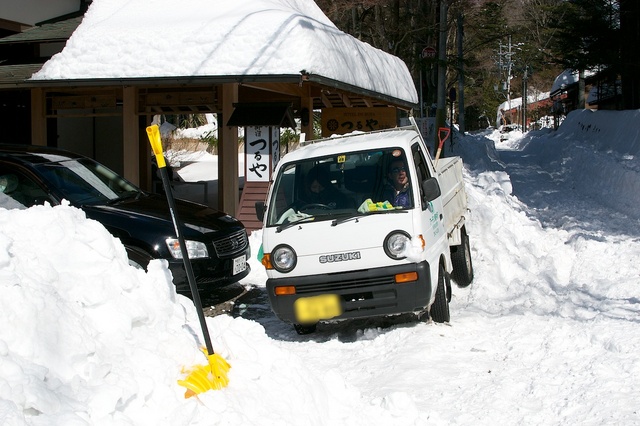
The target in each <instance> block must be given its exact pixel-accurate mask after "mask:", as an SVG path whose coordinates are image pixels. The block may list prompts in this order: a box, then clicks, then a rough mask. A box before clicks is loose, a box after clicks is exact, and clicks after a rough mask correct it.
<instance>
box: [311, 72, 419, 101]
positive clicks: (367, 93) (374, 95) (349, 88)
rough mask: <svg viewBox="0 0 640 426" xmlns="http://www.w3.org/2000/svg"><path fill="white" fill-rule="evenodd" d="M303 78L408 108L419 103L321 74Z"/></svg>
mask: <svg viewBox="0 0 640 426" xmlns="http://www.w3.org/2000/svg"><path fill="white" fill-rule="evenodd" d="M303 80H305V81H310V82H313V83H316V84H319V85H321V86H327V87H333V88H336V89H339V90H343V91H345V92H350V93H355V94H358V95H362V96H365V97H367V98H373V99H379V100H382V101H385V102H387V103H389V104H391V105H395V106H397V107H399V108H402V109H406V110H410V109H415V108H417V107H418V104H417V103H412V102H409V101H407V100H405V99H400V98H396V97H393V96H389V95H385V94H382V93H378V92H375V91H373V90H369V89H363V88H361V87H358V86H354V85H352V84H348V83H344V82H342V81H338V80H334V79H332V78H327V77H323V76H321V75H316V74H304V75H303Z"/></svg>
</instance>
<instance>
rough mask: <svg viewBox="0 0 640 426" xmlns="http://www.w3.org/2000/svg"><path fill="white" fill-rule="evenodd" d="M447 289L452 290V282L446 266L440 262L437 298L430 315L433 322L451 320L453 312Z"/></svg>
mask: <svg viewBox="0 0 640 426" xmlns="http://www.w3.org/2000/svg"><path fill="white" fill-rule="evenodd" d="M447 290H448V291H449V292H450V291H451V284H450V283H449V275H448V274H447V271H445V269H444V266H443V265H442V264H440V268H438V287H436V300H435V301H434V302H433V305H431V308H430V309H429V316H430V317H431V319H432V320H433V322H440V323H442V322H449V320H451V314H450V312H449V300H450V297H449V296H448V295H447Z"/></svg>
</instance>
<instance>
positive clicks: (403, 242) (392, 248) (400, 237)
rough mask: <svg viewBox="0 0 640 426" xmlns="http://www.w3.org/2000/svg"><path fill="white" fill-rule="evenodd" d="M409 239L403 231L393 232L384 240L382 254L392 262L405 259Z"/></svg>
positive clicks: (409, 242)
mask: <svg viewBox="0 0 640 426" xmlns="http://www.w3.org/2000/svg"><path fill="white" fill-rule="evenodd" d="M410 244H411V237H410V236H409V234H407V233H406V232H404V231H393V232H392V233H390V234H389V235H387V238H385V239H384V252H385V253H386V254H387V256H389V257H390V258H392V259H393V260H400V259H404V258H405V257H407V250H408V249H409V247H410Z"/></svg>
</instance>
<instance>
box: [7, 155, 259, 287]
mask: <svg viewBox="0 0 640 426" xmlns="http://www.w3.org/2000/svg"><path fill="white" fill-rule="evenodd" d="M63 200H67V201H68V202H69V203H70V204H71V205H72V206H75V207H78V208H80V209H82V210H83V211H84V212H85V214H86V215H87V217H88V218H90V219H94V220H97V221H98V222H100V223H102V224H103V225H104V226H105V228H107V230H108V231H109V232H110V233H111V234H112V235H113V236H114V237H117V238H119V239H120V241H122V244H123V245H124V246H125V248H126V250H127V255H128V256H129V262H130V263H131V264H132V265H134V266H137V267H140V268H146V266H147V264H148V263H149V261H150V260H151V259H166V260H167V261H168V262H169V269H170V270H171V273H172V274H173V282H174V284H175V285H176V290H177V291H178V292H179V293H182V294H186V295H189V282H188V280H187V276H186V272H185V270H184V264H183V260H182V255H181V252H180V245H179V243H178V240H177V238H176V234H175V230H174V227H173V222H172V220H171V217H170V215H169V207H168V203H167V200H166V198H165V196H164V195H158V194H152V193H147V192H145V191H142V190H141V189H140V188H138V187H136V186H135V185H133V184H132V183H131V182H129V181H127V180H126V179H124V178H123V177H121V176H119V175H118V174H116V173H115V172H113V171H112V170H109V169H108V168H107V167H105V166H104V165H102V164H100V163H98V162H96V161H94V160H92V159H90V158H87V157H84V156H81V155H78V154H74V153H71V152H68V151H63V150H59V149H55V148H47V147H39V146H27V145H3V144H0V207H4V208H24V207H31V206H33V205H36V204H44V203H45V202H49V203H50V204H51V205H54V206H55V205H59V204H61V203H62V202H63ZM176 205H177V207H176V208H177V210H178V216H179V218H180V220H181V221H182V222H183V223H184V225H185V226H184V231H183V236H184V239H185V240H186V244H187V248H188V250H189V259H190V260H191V264H192V265H193V272H194V275H195V278H196V282H197V284H198V288H199V289H200V290H211V289H215V288H217V287H221V286H225V285H227V284H231V283H234V282H237V281H239V280H241V279H242V278H244V277H246V276H247V275H248V274H249V271H250V268H249V264H248V263H247V260H248V259H249V257H250V255H251V249H250V247H249V240H248V238H247V232H246V230H245V227H244V225H243V224H242V222H240V221H239V220H238V219H236V218H234V217H231V216H229V215H228V214H225V213H222V212H219V211H217V210H214V209H211V208H209V207H207V206H204V205H201V204H196V203H192V202H188V201H184V200H176Z"/></svg>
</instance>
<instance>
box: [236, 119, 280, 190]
mask: <svg viewBox="0 0 640 426" xmlns="http://www.w3.org/2000/svg"><path fill="white" fill-rule="evenodd" d="M244 134H245V138H246V143H245V147H244V155H245V158H244V161H245V181H246V182H269V180H270V179H271V174H272V173H273V170H274V169H275V167H276V164H278V161H279V160H280V127H277V126H247V127H245V133H244Z"/></svg>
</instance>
